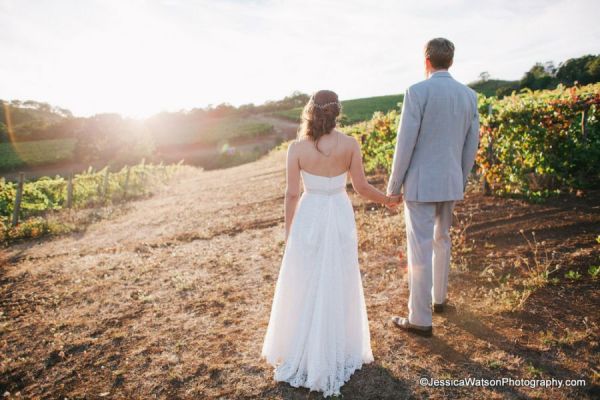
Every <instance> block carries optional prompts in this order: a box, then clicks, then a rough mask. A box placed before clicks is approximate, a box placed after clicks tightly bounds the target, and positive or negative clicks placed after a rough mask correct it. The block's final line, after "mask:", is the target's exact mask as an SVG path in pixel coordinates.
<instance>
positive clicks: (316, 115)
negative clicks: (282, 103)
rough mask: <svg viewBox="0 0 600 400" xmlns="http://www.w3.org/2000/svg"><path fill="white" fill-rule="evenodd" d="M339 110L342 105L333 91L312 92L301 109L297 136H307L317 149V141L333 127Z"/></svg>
mask: <svg viewBox="0 0 600 400" xmlns="http://www.w3.org/2000/svg"><path fill="white" fill-rule="evenodd" d="M341 111H342V105H341V103H340V101H339V100H338V95H337V94H335V92H332V91H331V90H319V91H318V92H316V93H314V94H313V95H312V96H310V99H309V100H308V103H306V105H305V106H304V110H302V123H301V124H300V127H299V128H298V137H299V138H300V137H303V136H308V137H309V138H310V139H312V141H313V142H314V143H315V147H316V148H317V150H319V147H318V146H317V142H318V141H319V139H320V138H321V137H322V136H323V135H327V134H328V133H329V132H331V131H332V130H333V128H335V125H336V118H337V117H338V115H340V112H341ZM319 151H320V150H319Z"/></svg>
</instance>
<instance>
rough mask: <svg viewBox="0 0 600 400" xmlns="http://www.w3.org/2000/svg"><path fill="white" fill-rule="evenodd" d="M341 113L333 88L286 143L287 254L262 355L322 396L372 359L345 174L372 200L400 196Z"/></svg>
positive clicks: (284, 377) (316, 100) (282, 376)
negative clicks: (377, 180)
mask: <svg viewBox="0 0 600 400" xmlns="http://www.w3.org/2000/svg"><path fill="white" fill-rule="evenodd" d="M340 111H341V104H340V102H339V101H338V96H337V95H336V94H335V93H334V92H332V91H329V90H321V91H318V92H316V93H315V94H313V95H312V96H311V98H310V100H309V101H308V103H307V104H306V106H305V107H304V110H303V113H302V125H301V126H300V129H299V135H298V139H297V140H295V141H294V142H292V143H291V144H290V146H289V148H288V153H287V168H286V169H287V171H286V179H287V187H286V191H285V238H286V243H285V251H284V255H283V259H282V262H281V268H280V271H279V276H278V279H277V284H276V286H275V294H274V297H273V304H272V308H271V315H270V319H269V325H268V327H267V331H266V335H265V339H264V343H263V348H262V352H261V357H263V358H265V359H266V360H267V362H268V363H269V364H271V365H272V366H273V367H274V375H275V380H276V381H283V382H288V383H289V384H290V385H292V386H294V387H299V386H303V387H306V388H309V389H310V390H317V391H321V392H323V395H324V396H330V395H339V394H340V388H341V386H342V385H343V384H344V383H345V382H346V381H348V379H350V376H351V375H352V374H353V373H354V371H356V370H357V369H360V368H361V367H362V365H363V363H369V362H371V361H373V353H372V351H371V339H370V332H369V323H368V319H367V310H366V307H365V300H364V294H363V287H362V280H361V276H360V271H359V265H358V243H357V231H356V224H355V221H354V211H353V209H352V203H351V202H350V198H349V197H348V195H347V194H346V176H347V174H348V173H349V174H350V177H351V179H352V186H353V188H354V190H355V191H356V192H358V193H359V194H360V195H361V196H363V197H365V198H367V199H369V200H371V201H375V202H378V203H382V204H385V205H387V206H388V207H394V206H396V205H397V204H398V203H399V201H400V196H393V197H392V196H386V195H385V194H384V193H382V192H381V191H379V190H377V189H376V188H374V187H373V186H371V185H370V184H369V183H368V182H367V180H366V178H365V174H364V171H363V164H362V156H361V150H360V145H359V143H358V142H357V141H356V139H354V138H353V137H351V136H347V135H345V134H344V133H342V132H340V131H338V130H336V129H335V126H336V117H337V116H338V115H339V114H340ZM300 177H302V182H303V186H304V193H303V194H302V196H300Z"/></svg>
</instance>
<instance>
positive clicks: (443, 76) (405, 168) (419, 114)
mask: <svg viewBox="0 0 600 400" xmlns="http://www.w3.org/2000/svg"><path fill="white" fill-rule="evenodd" d="M478 146H479V114H478V112H477V94H476V93H475V91H473V90H472V89H471V88H469V87H468V86H466V85H463V84H462V83H460V82H458V81H456V80H454V78H452V76H451V75H450V73H449V72H447V71H439V72H436V73H434V74H433V75H431V76H430V78H429V79H426V80H424V81H421V82H419V83H416V84H414V85H412V86H410V87H409V88H408V90H406V92H405V94H404V103H403V105H402V114H401V116H400V124H399V126H398V136H397V140H396V150H395V152H394V159H393V162H392V174H391V176H390V180H389V182H388V188H387V191H388V193H391V194H399V193H400V189H401V188H402V189H403V190H402V192H403V196H404V199H405V200H408V201H447V200H462V199H463V196H464V191H465V187H466V184H467V176H468V175H469V172H470V171H471V168H473V163H474V162H475V153H476V152H477V148H478Z"/></svg>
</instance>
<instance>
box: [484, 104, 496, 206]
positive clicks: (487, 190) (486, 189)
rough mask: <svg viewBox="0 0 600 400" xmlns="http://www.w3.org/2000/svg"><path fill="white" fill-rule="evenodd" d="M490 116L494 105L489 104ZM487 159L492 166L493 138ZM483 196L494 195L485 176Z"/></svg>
mask: <svg viewBox="0 0 600 400" xmlns="http://www.w3.org/2000/svg"><path fill="white" fill-rule="evenodd" d="M488 115H492V105H491V104H488ZM487 159H488V161H489V165H490V166H491V165H492V163H493V162H494V148H493V140H492V138H491V136H490V138H489V143H488V147H487ZM483 194H484V195H486V196H489V195H491V194H492V188H491V186H490V183H489V182H488V180H487V179H486V177H485V174H484V175H483Z"/></svg>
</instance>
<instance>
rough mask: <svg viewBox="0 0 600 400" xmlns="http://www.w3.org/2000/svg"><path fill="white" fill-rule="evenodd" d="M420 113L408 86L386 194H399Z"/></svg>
mask: <svg viewBox="0 0 600 400" xmlns="http://www.w3.org/2000/svg"><path fill="white" fill-rule="evenodd" d="M421 113H422V111H421V105H420V103H419V98H418V97H417V95H416V93H415V92H414V90H411V89H410V88H409V89H408V90H406V92H405V93H404V102H403V103H402V114H400V123H399V124H398V134H397V136H396V149H395V151H394V159H393V161H392V173H391V175H390V180H389V182H388V187H387V193H388V195H397V194H400V188H401V187H402V183H403V182H404V176H405V175H406V171H407V170H408V166H409V165H410V159H411V158H412V154H413V150H414V148H415V144H416V142H417V136H418V135H419V129H420V128H421Z"/></svg>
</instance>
